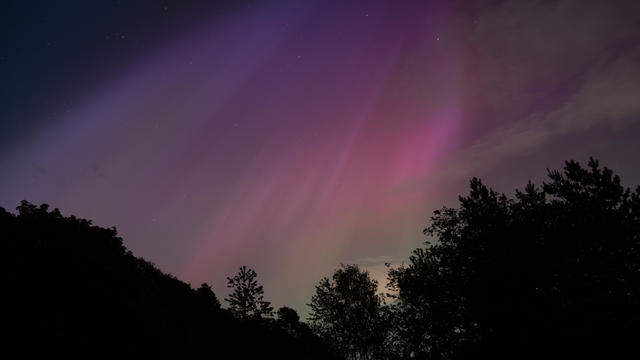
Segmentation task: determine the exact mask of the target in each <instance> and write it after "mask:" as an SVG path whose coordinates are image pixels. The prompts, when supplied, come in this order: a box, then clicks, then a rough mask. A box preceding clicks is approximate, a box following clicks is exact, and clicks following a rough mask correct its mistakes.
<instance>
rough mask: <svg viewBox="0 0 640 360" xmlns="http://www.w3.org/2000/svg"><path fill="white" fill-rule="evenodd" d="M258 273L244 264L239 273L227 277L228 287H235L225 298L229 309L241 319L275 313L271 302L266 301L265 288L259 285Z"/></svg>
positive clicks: (262, 316) (268, 315) (263, 316)
mask: <svg viewBox="0 0 640 360" xmlns="http://www.w3.org/2000/svg"><path fill="white" fill-rule="evenodd" d="M257 276H258V274H256V272H255V271H254V270H252V269H247V267H246V266H242V267H241V268H240V271H239V272H238V274H237V275H236V276H234V277H232V278H227V287H228V288H230V289H233V291H232V292H231V294H229V297H228V298H226V299H225V300H226V301H227V302H229V310H231V313H233V315H234V316H236V317H237V318H239V319H249V318H266V317H270V316H271V314H272V313H273V308H272V307H271V303H270V302H268V301H264V290H263V288H262V285H258V280H257V279H256V277H257Z"/></svg>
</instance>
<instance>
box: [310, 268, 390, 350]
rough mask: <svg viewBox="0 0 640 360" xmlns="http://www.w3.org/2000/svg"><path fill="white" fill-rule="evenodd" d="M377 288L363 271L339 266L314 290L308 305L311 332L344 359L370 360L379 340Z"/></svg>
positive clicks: (378, 298) (379, 303)
mask: <svg viewBox="0 0 640 360" xmlns="http://www.w3.org/2000/svg"><path fill="white" fill-rule="evenodd" d="M377 287H378V284H377V282H376V281H375V280H373V279H371V278H370V276H369V273H368V272H367V271H365V270H361V269H360V268H359V267H358V266H357V265H346V266H345V265H343V266H342V267H341V268H340V269H338V270H336V271H335V272H334V273H333V276H332V278H331V279H328V278H323V279H322V280H320V283H319V284H318V285H317V286H316V292H315V294H314V295H313V296H312V297H311V303H310V304H309V306H310V307H311V314H310V321H311V328H312V329H313V330H314V331H315V332H316V333H318V334H319V335H320V336H321V337H322V338H324V339H325V340H326V341H327V342H328V343H329V344H332V346H333V347H334V350H335V351H337V352H338V353H340V354H342V355H344V356H345V357H347V358H352V359H372V358H373V356H374V355H375V354H376V352H377V351H378V350H379V349H378V346H379V345H380V344H381V341H382V338H383V334H381V333H380V331H379V329H380V327H381V323H380V321H379V311H380V307H381V298H380V296H378V295H377V294H376V291H377Z"/></svg>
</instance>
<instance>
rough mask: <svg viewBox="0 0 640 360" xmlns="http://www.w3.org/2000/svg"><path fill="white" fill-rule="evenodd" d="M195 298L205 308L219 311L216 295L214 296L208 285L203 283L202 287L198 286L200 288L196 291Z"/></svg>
mask: <svg viewBox="0 0 640 360" xmlns="http://www.w3.org/2000/svg"><path fill="white" fill-rule="evenodd" d="M196 296H197V297H198V299H199V300H200V303H201V304H202V305H203V306H204V307H205V308H209V309H212V310H219V309H220V301H219V300H218V297H217V296H216V294H214V292H213V289H211V286H210V285H209V284H207V283H203V284H202V285H200V287H199V288H198V289H197V290H196Z"/></svg>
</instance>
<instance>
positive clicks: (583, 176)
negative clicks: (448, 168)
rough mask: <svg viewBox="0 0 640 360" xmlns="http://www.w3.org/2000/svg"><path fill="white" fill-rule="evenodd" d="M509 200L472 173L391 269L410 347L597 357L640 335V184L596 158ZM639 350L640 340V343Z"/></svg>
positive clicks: (429, 354) (461, 353)
mask: <svg viewBox="0 0 640 360" xmlns="http://www.w3.org/2000/svg"><path fill="white" fill-rule="evenodd" d="M549 179H550V181H549V182H545V183H543V185H542V187H536V186H535V185H533V184H532V183H529V184H528V185H527V186H526V187H525V189H524V190H522V191H520V190H519V191H517V192H516V196H515V199H508V198H507V197H506V196H505V195H503V194H499V193H497V192H495V191H493V190H491V189H489V188H487V187H486V186H485V185H484V184H483V183H482V182H481V181H480V180H478V179H475V178H474V179H473V180H471V191H470V194H469V195H468V196H466V197H460V206H459V208H457V209H454V208H443V209H442V210H438V211H436V212H435V213H434V215H433V217H432V218H431V224H430V225H429V227H428V228H426V229H425V234H427V235H429V236H430V237H431V238H434V240H435V241H434V242H429V241H427V246H426V248H421V249H417V250H415V251H414V252H413V255H412V256H411V258H410V261H409V264H408V265H406V266H402V267H399V268H395V269H391V271H390V273H389V278H390V286H391V288H392V289H394V290H396V291H397V295H396V302H395V303H394V307H395V311H396V319H397V322H398V324H397V327H396V330H397V331H399V332H400V334H401V336H400V337H399V339H401V343H399V344H397V349H398V351H397V353H399V354H403V355H404V356H405V357H409V356H411V357H414V358H430V359H434V358H435V359H453V358H470V357H484V356H494V357H495V356H504V357H507V356H508V357H512V358H526V357H531V358H533V357H537V356H547V357H548V356H550V354H554V356H558V355H560V354H565V355H571V356H572V357H575V356H593V355H594V354H599V353H604V354H608V355H609V356H611V355H612V353H614V352H622V351H630V350H632V344H633V343H634V341H635V340H637V338H638V335H640V332H639V329H640V271H639V270H640V246H639V244H640V243H639V241H640V237H639V235H640V220H639V219H640V187H639V188H637V189H636V190H635V192H631V190H629V189H626V188H624V187H622V186H621V185H620V178H619V177H618V176H617V175H614V174H613V173H612V171H611V170H610V169H607V168H604V169H601V168H600V166H599V164H598V162H597V161H596V160H594V159H591V160H590V161H589V163H588V167H587V168H583V167H581V165H580V164H579V163H577V162H575V161H569V162H567V163H566V165H565V167H564V171H562V172H559V171H550V172H549ZM634 352H636V353H637V350H634Z"/></svg>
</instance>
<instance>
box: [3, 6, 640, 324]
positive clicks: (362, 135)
mask: <svg viewBox="0 0 640 360" xmlns="http://www.w3.org/2000/svg"><path fill="white" fill-rule="evenodd" d="M140 3H142V2H140ZM188 3H189V6H187V5H182V6H183V8H182V9H180V6H181V5H180V2H171V1H167V2H161V1H160V2H154V3H153V4H154V5H153V7H149V8H146V7H140V8H135V7H134V6H133V5H129V4H126V2H125V4H123V3H120V2H108V3H105V5H104V8H105V9H106V10H109V11H111V10H113V9H111V7H110V6H121V7H122V8H117V9H116V10H113V11H112V13H110V12H109V11H106V10H105V11H104V12H103V13H97V14H93V13H87V12H86V11H89V10H87V9H83V8H80V9H79V8H78V7H79V6H80V5H79V4H76V3H69V4H63V7H64V6H67V7H70V8H73V9H75V10H74V11H70V12H69V13H64V14H66V15H64V14H63V11H60V12H53V13H50V14H49V13H47V12H45V11H42V12H38V11H37V10H33V9H27V10H25V9H23V8H20V7H19V6H18V5H15V4H13V5H14V8H11V7H10V10H13V11H14V12H15V14H12V15H14V16H17V20H14V22H11V23H9V25H7V26H6V27H7V29H5V30H6V31H4V33H5V35H3V38H2V41H3V42H4V43H5V46H3V47H2V48H3V52H2V54H1V55H0V64H2V75H3V77H4V78H6V79H9V80H10V81H7V82H4V81H3V84H2V85H0V86H2V92H1V93H0V94H1V95H2V98H4V99H5V100H4V101H6V103H4V105H3V106H2V107H3V109H2V118H1V119H2V120H1V121H2V124H0V125H1V127H0V129H1V130H2V131H3V132H4V134H2V135H0V139H1V140H2V141H3V144H2V145H1V146H0V149H1V152H0V168H1V169H2V173H1V174H2V175H0V206H2V207H5V208H7V209H13V208H15V206H17V205H18V203H19V201H20V200H22V199H27V200H29V201H31V202H34V203H41V202H46V203H49V204H50V205H51V206H53V207H58V208H60V209H61V210H62V212H63V213H64V214H66V215H71V214H74V215H77V216H79V217H84V218H88V219H93V220H94V222H95V223H97V224H99V225H103V226H116V227H117V228H118V231H119V233H120V235H121V236H122V237H123V238H124V241H125V245H126V246H127V247H128V248H129V249H130V250H132V251H133V252H134V254H136V255H138V256H142V257H144V258H146V259H148V260H150V261H152V262H154V263H155V264H156V265H157V266H158V267H160V268H161V269H162V270H164V271H167V272H170V273H172V274H174V275H176V276H177V277H178V278H180V279H182V280H184V281H186V282H189V283H191V284H192V285H194V286H196V285H199V284H200V283H202V282H204V281H206V282H209V283H213V286H214V290H215V291H216V293H217V294H218V296H219V297H220V298H223V297H224V296H225V295H226V289H225V283H226V276H231V275H233V274H234V273H235V272H236V271H237V269H238V268H239V267H240V266H241V265H247V266H249V267H251V268H254V269H255V270H256V271H257V272H258V275H259V279H260V281H261V282H262V283H263V284H264V286H265V291H266V298H267V300H271V301H272V302H273V303H274V305H276V306H281V305H289V306H293V307H294V308H296V309H297V310H299V311H300V312H302V313H303V314H304V313H306V312H307V309H306V307H305V305H304V304H305V303H307V302H308V301H309V298H310V296H311V294H312V292H313V288H314V285H315V284H316V283H317V281H318V280H319V279H320V278H321V277H322V276H328V275H330V273H331V272H332V270H333V269H334V268H336V267H337V266H338V265H339V264H340V263H359V264H361V265H362V266H364V267H366V268H368V269H369V270H370V271H371V272H372V274H373V275H374V277H376V278H377V279H379V280H380V281H381V282H384V277H385V270H384V265H383V264H384V262H391V263H392V264H394V265H398V264H400V263H401V262H402V261H403V260H406V259H407V258H408V256H409V253H410V251H411V250H412V249H413V248H415V247H417V246H420V245H421V244H422V241H423V236H422V233H421V230H422V229H423V228H424V227H425V226H426V225H427V223H428V218H429V216H430V214H431V212H432V211H433V210H435V209H437V208H439V207H441V206H442V205H455V204H456V203H455V201H456V197H457V195H458V194H462V193H465V192H466V187H467V182H468V180H469V178H470V177H472V176H479V177H481V178H482V179H483V180H485V182H487V183H488V184H489V185H491V186H493V187H494V188H496V189H497V190H500V191H505V192H508V194H512V192H513V189H514V188H515V187H519V186H522V185H523V184H524V183H526V181H527V180H529V179H532V180H534V181H540V180H542V179H543V177H544V175H545V173H546V169H547V168H560V167H561V166H562V164H563V161H564V160H567V159H576V160H579V161H583V162H584V161H586V160H587V159H588V157H589V156H595V157H596V158H599V159H600V160H601V161H602V162H603V163H604V165H606V166H609V167H611V168H613V169H614V170H615V171H617V172H618V173H619V174H620V175H621V176H622V178H623V181H624V182H625V184H626V185H628V186H630V185H636V184H639V183H640V168H639V167H638V165H637V163H638V162H637V155H638V154H640V142H639V141H637V139H639V138H640V121H638V120H640V7H639V5H638V4H637V2H636V1H584V0H581V1H578V0H575V1H571V0H569V1H526V2H525V1H367V2H364V1H307V2H305V1H291V2H288V3H287V2H268V1H262V2H249V1H246V2H242V1H239V2H235V4H233V5H229V4H227V6H220V8H215V9H214V8H212V7H210V6H209V7H207V6H204V5H201V4H198V3H197V2H188ZM223 3H224V2H223ZM43 6H44V5H43ZM128 7H130V8H128ZM34 11H35V14H36V15H37V16H35V15H34V16H27V15H33V14H34ZM83 11H84V12H83ZM119 11H122V13H120V12H119ZM156 13H157V14H156ZM16 14H17V15H16ZM40 14H42V17H43V19H45V20H42V21H40V20H41V19H40V17H39V16H40ZM104 14H107V15H104ZM109 14H111V15H109ZM122 14H129V15H127V16H129V17H127V16H125V15H122ZM132 14H133V15H132ZM134 15H135V16H134ZM20 16H23V17H24V19H22V18H20ZM65 16H66V17H65ZM91 16H93V17H95V18H91ZM108 16H111V17H108ZM79 17H82V19H80V20H79ZM87 17H88V18H87ZM145 17H149V18H150V19H151V20H148V21H147V22H148V26H147V25H145V26H138V27H136V26H134V25H132V24H136V23H137V22H140V21H144V19H145ZM141 19H142V20H141ZM172 19H173V20H172ZM29 22H34V23H38V24H40V25H37V26H36V30H33V31H34V33H33V34H31V33H25V31H26V30H25V29H27V28H28V25H29V24H30V23H29ZM43 22H44V23H46V24H49V25H48V26H45V25H42V23H43ZM144 24H146V23H144ZM37 29H40V30H37ZM47 29H49V30H47ZM51 29H53V30H51ZM79 29H85V31H86V33H84V34H79V33H78V30H79ZM83 36H84V37H83ZM85 37H86V38H85ZM65 39H72V40H65ZM65 41H67V42H66V43H65ZM114 41H119V43H114ZM114 44H115V45H114ZM56 45H58V48H56ZM61 74H62V75H61Z"/></svg>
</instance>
